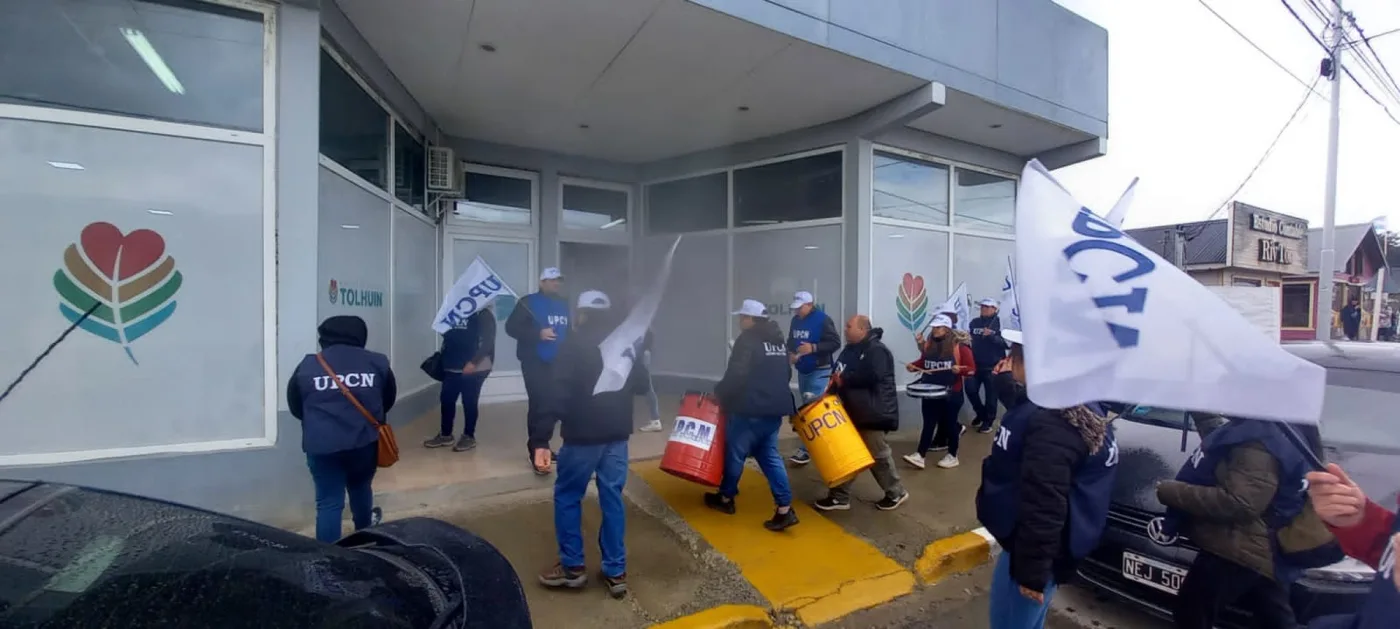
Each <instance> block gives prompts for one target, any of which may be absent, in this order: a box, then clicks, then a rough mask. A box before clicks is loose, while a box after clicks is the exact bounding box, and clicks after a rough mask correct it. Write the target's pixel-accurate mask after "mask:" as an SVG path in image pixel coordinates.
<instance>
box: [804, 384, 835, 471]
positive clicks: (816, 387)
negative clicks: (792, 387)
mask: <svg viewBox="0 0 1400 629" xmlns="http://www.w3.org/2000/svg"><path fill="white" fill-rule="evenodd" d="M828 382H831V367H818V368H817V369H816V370H815V371H813V372H812V373H801V372H798V374H797V395H798V397H801V398H802V402H801V404H806V403H807V394H809V393H810V394H812V395H814V396H817V397H820V396H821V394H822V393H823V392H824V391H826V385H827V383H828ZM797 452H798V454H806V453H807V446H806V445H803V444H798V446H797Z"/></svg>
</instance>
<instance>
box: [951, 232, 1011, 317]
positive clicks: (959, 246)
mask: <svg viewBox="0 0 1400 629" xmlns="http://www.w3.org/2000/svg"><path fill="white" fill-rule="evenodd" d="M1015 255H1016V241H1014V240H1001V239H998V238H982V237H980V236H964V235H962V234H958V235H955V236H953V287H954V288H956V287H957V285H958V282H966V283H967V296H968V297H970V298H972V301H973V302H978V301H981V300H983V299H986V298H988V297H990V298H992V299H996V300H1000V299H1001V288H1002V283H1003V282H1004V281H1005V280H1006V261H1007V260H1008V259H1011V258H1013V257H1015ZM972 313H973V316H976V314H977V309H976V308H973V309H972Z"/></svg>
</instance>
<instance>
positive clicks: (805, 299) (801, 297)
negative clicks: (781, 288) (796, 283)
mask: <svg viewBox="0 0 1400 629" xmlns="http://www.w3.org/2000/svg"><path fill="white" fill-rule="evenodd" d="M813 301H815V300H814V299H812V294H811V293H809V292H807V291H805V290H800V291H797V292H796V293H794V294H793V296H792V305H791V306H788V307H789V308H792V309H793V310H796V309H798V308H801V307H803V306H805V305H807V304H810V303H812V302H813Z"/></svg>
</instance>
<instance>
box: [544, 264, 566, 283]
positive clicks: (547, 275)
mask: <svg viewBox="0 0 1400 629" xmlns="http://www.w3.org/2000/svg"><path fill="white" fill-rule="evenodd" d="M563 277H564V274H563V273H560V272H559V267H557V266H552V267H549V268H547V269H545V270H544V271H541V272H540V281H541V282H543V281H545V280H557V279H562V278H563Z"/></svg>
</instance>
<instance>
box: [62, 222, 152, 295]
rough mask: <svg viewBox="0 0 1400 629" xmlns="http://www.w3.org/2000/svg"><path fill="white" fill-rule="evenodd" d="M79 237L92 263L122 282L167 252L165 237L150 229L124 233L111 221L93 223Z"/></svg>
mask: <svg viewBox="0 0 1400 629" xmlns="http://www.w3.org/2000/svg"><path fill="white" fill-rule="evenodd" d="M78 241H79V242H80V243H82V246H83V252H85V253H86V254H87V258H88V260H90V261H92V266H93V267H95V268H96V269H97V270H98V271H99V272H101V273H102V274H103V275H104V276H106V277H107V279H109V280H115V281H118V282H123V281H126V280H128V279H131V277H133V276H135V275H136V274H138V273H140V272H142V271H145V270H146V269H148V268H150V267H151V266H152V265H154V264H155V263H156V262H158V261H160V259H161V256H164V255H165V239H164V238H161V237H160V234H157V233H155V232H153V231H151V230H149V229H138V230H136V231H133V232H131V233H129V234H126V235H122V230H120V229H117V226H116V225H113V224H111V223H92V224H91V225H88V226H87V227H84V228H83V233H82V235H81V236H79V239H78Z"/></svg>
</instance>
